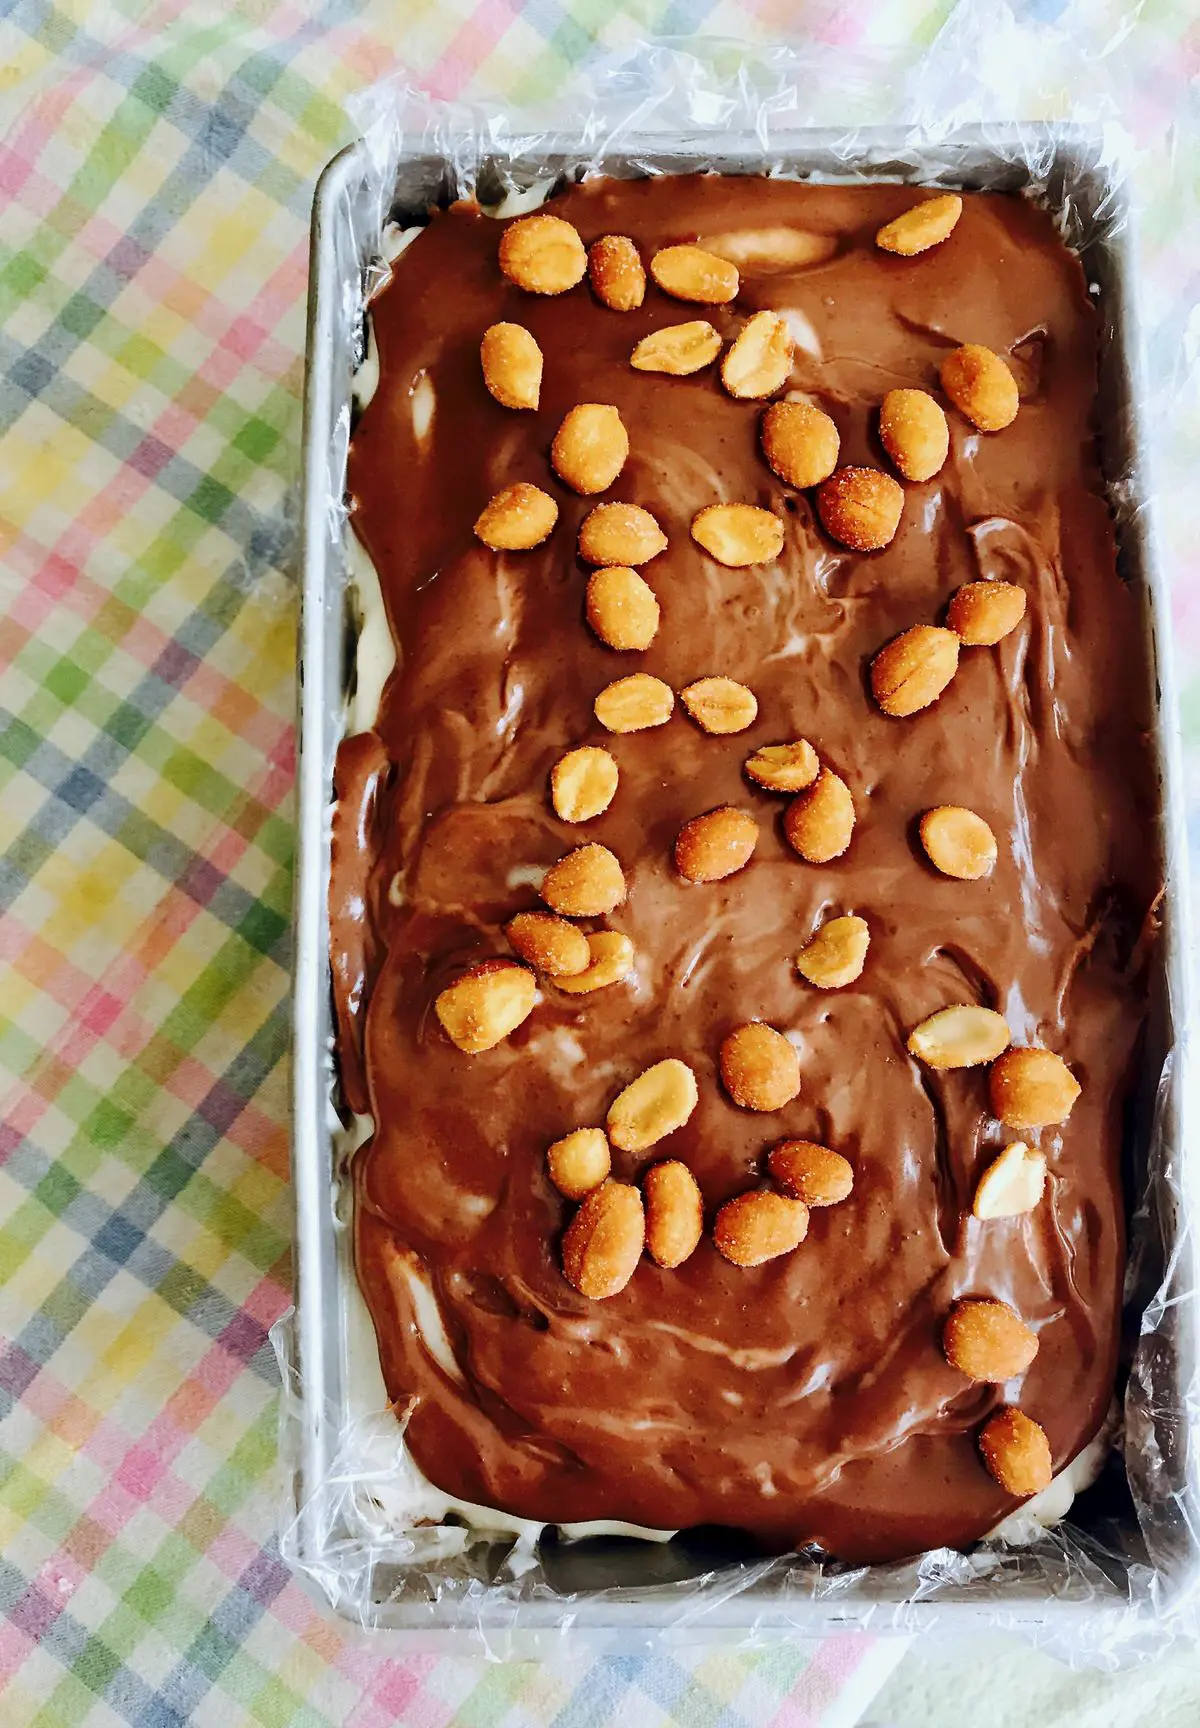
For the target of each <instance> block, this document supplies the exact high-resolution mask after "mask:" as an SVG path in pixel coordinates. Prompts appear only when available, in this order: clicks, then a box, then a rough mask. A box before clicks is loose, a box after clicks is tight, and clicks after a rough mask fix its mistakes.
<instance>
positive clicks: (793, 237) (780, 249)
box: [703, 228, 838, 276]
mask: <svg viewBox="0 0 1200 1728" xmlns="http://www.w3.org/2000/svg"><path fill="white" fill-rule="evenodd" d="M703 240H704V244H705V246H706V247H707V248H708V250H709V251H710V252H715V253H716V254H717V257H718V258H728V260H729V262H730V263H731V264H736V265H737V266H738V268H739V269H740V270H744V271H747V272H749V273H750V274H752V275H759V276H761V275H770V274H773V273H775V272H776V271H780V270H801V269H803V268H804V266H805V265H806V264H823V263H824V262H825V260H826V259H827V258H832V257H833V255H834V253H835V252H836V251H837V246H838V243H837V236H836V235H835V234H814V233H813V232H812V231H811V230H810V229H807V228H743V229H739V230H738V231H737V232H735V233H731V234H706V235H704V236H703Z"/></svg>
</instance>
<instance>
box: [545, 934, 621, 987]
mask: <svg viewBox="0 0 1200 1728" xmlns="http://www.w3.org/2000/svg"><path fill="white" fill-rule="evenodd" d="M586 941H587V948H588V963H587V965H586V966H585V967H584V969H583V970H582V972H574V973H572V974H571V975H570V977H566V978H556V979H555V980H554V982H555V983H556V984H557V986H558V988H559V989H560V990H565V991H566V993H567V995H568V996H590V995H591V993H592V991H593V990H605V989H607V987H608V986H609V985H610V984H619V983H620V982H621V980H622V978H628V976H629V974H630V972H632V970H633V943H632V942H631V941H630V940H629V938H628V936H623V935H622V934H621V932H620V931H619V930H593V931H592V933H591V935H590V936H588V937H587V938H586Z"/></svg>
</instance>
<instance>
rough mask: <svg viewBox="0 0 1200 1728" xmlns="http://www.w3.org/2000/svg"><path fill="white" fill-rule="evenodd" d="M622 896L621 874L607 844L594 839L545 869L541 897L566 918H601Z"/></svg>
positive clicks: (552, 909) (619, 901) (623, 879)
mask: <svg viewBox="0 0 1200 1728" xmlns="http://www.w3.org/2000/svg"><path fill="white" fill-rule="evenodd" d="M624 898H625V875H624V872H623V871H622V869H621V866H620V864H619V863H618V861H617V859H616V858H615V857H614V856H613V854H612V853H611V852H610V851H609V849H608V847H607V846H598V845H597V844H596V843H595V842H594V841H593V842H592V844H591V845H589V846H577V847H576V848H575V850H574V852H567V853H566V854H564V856H563V857H561V858H560V859H559V860H558V863H557V864H552V865H551V866H550V868H549V870H547V872H546V875H545V879H544V880H543V882H542V899H543V900H544V901H545V902H546V904H547V906H549V908H550V910H551V911H552V912H559V913H561V914H562V915H563V916H564V917H566V918H603V917H604V916H605V914H606V913H608V912H613V911H615V910H616V908H617V907H618V906H619V905H620V904H621V902H622V900H624Z"/></svg>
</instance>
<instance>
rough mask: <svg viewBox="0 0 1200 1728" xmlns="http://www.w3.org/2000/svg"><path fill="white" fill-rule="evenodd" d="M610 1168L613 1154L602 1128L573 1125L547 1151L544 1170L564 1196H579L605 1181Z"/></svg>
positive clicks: (577, 1197)
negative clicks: (568, 1131) (573, 1126)
mask: <svg viewBox="0 0 1200 1728" xmlns="http://www.w3.org/2000/svg"><path fill="white" fill-rule="evenodd" d="M611 1170H612V1154H611V1153H610V1152H609V1150H608V1141H607V1140H606V1139H605V1136H604V1130H603V1129H602V1128H576V1129H575V1131H574V1132H573V1133H571V1134H564V1136H563V1138H562V1139H561V1140H556V1141H555V1142H554V1144H553V1146H551V1147H550V1148H549V1150H548V1151H547V1153H546V1173H547V1175H548V1176H549V1177H550V1180H551V1182H553V1184H554V1186H555V1187H556V1188H557V1189H558V1191H559V1193H560V1194H561V1195H562V1196H563V1198H564V1199H566V1200H582V1199H583V1197H584V1195H585V1194H590V1193H591V1191H592V1189H593V1188H599V1186H600V1184H601V1183H602V1182H604V1181H607V1179H608V1176H609V1173H610V1172H611Z"/></svg>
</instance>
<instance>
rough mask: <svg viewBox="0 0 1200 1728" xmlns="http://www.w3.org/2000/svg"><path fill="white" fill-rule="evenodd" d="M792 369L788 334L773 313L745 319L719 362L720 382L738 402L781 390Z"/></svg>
mask: <svg viewBox="0 0 1200 1728" xmlns="http://www.w3.org/2000/svg"><path fill="white" fill-rule="evenodd" d="M791 370H792V334H791V331H790V330H789V329H788V327H787V324H786V323H785V322H784V320H783V319H782V318H781V317H780V316H779V314H778V313H777V312H756V313H755V314H754V316H753V317H752V318H749V319H747V321H746V323H745V324H744V325H743V326H742V328H741V330H740V331H739V332H738V334H737V336H736V337H735V338H734V340H733V342H731V343H730V345H729V347H728V348H727V349H726V351H725V358H724V360H722V362H721V382H722V384H724V386H725V388H726V390H728V392H729V394H730V395H731V396H736V397H738V398H739V399H740V400H742V401H747V400H761V398H762V397H764V396H773V395H774V394H775V392H776V390H782V389H783V387H784V385H785V384H786V383H787V381H788V378H789V376H790V375H791Z"/></svg>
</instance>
